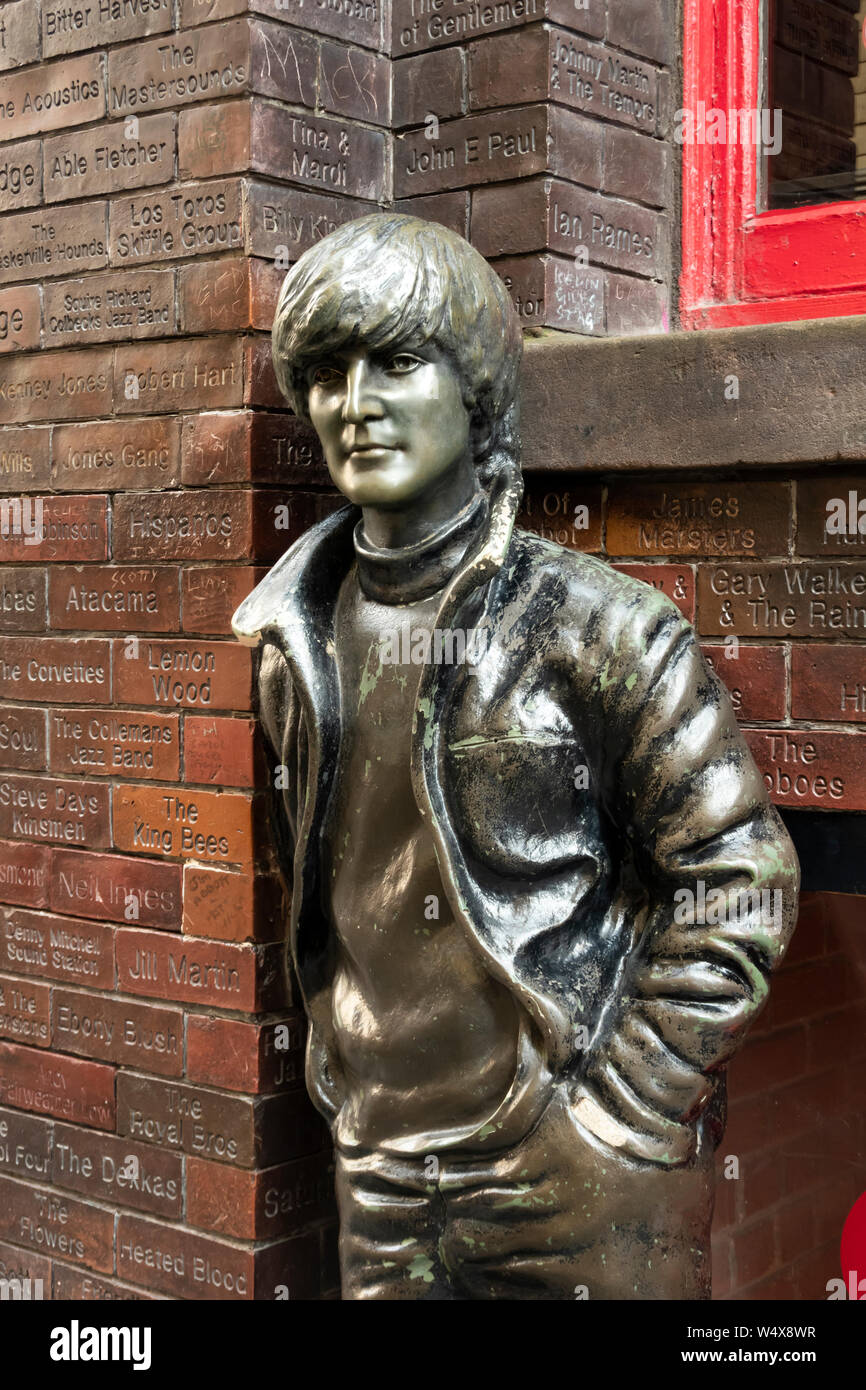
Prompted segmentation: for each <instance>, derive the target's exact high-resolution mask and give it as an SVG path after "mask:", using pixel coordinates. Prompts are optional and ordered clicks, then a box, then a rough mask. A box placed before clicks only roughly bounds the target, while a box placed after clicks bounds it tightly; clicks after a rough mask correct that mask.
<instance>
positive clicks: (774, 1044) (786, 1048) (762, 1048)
mask: <svg viewBox="0 0 866 1390" xmlns="http://www.w3.org/2000/svg"><path fill="white" fill-rule="evenodd" d="M806 1060H807V1047H806V1029H805V1027H803V1026H802V1025H798V1026H797V1027H796V1028H787V1029H785V1030H784V1032H779V1033H772V1034H771V1035H770V1036H768V1037H761V1038H753V1037H749V1038H748V1039H747V1040H746V1045H745V1047H744V1048H743V1050H742V1052H741V1053H740V1055H739V1057H738V1058H737V1063H736V1067H737V1095H738V1096H749V1095H755V1094H764V1095H766V1093H767V1092H768V1091H770V1090H772V1089H773V1087H775V1086H778V1085H784V1084H785V1082H787V1081H789V1080H790V1079H791V1078H792V1077H794V1076H799V1075H801V1074H802V1073H804V1072H805V1071H806V1069H807V1068H806Z"/></svg>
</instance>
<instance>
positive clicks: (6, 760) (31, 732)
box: [0, 705, 47, 772]
mask: <svg viewBox="0 0 866 1390" xmlns="http://www.w3.org/2000/svg"><path fill="white" fill-rule="evenodd" d="M46 716H47V711H46V710H42V709H28V708H27V706H26V705H19V706H17V707H16V706H13V705H9V706H8V707H7V708H6V709H5V710H4V711H3V714H2V715H0V768H3V767H12V768H19V769H20V770H22V771H25V772H33V771H37V772H38V771H40V770H41V769H44V767H45V764H46V760H47V738H46V733H45V720H46Z"/></svg>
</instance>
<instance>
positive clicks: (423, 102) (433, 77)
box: [391, 48, 511, 130]
mask: <svg viewBox="0 0 866 1390" xmlns="http://www.w3.org/2000/svg"><path fill="white" fill-rule="evenodd" d="M465 67H466V54H465V52H464V50H463V49H462V48H442V49H438V50H434V51H433V52H431V53H419V54H418V55H417V57H414V58H404V59H403V60H402V62H395V63H393V64H392V67H391V72H392V80H393V84H394V94H393V103H394V116H393V128H394V129H395V130H400V129H401V127H403V126H407V125H421V124H422V122H423V121H424V120H425V119H426V117H427V116H428V115H433V116H435V117H436V119H437V120H440V121H445V120H448V119H449V117H452V116H462V115H463V114H464V106H463V85H464V81H465ZM508 104H511V103H510V102H509V103H508Z"/></svg>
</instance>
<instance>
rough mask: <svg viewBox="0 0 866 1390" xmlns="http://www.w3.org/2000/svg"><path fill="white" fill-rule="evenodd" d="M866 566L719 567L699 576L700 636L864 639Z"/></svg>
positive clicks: (699, 573) (840, 563)
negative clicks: (732, 635) (729, 635)
mask: <svg viewBox="0 0 866 1390" xmlns="http://www.w3.org/2000/svg"><path fill="white" fill-rule="evenodd" d="M864 596H866V565H863V564H860V565H858V564H856V563H853V562H851V563H845V562H839V563H835V564H829V565H820V564H811V565H807V564H796V565H793V564H792V565H780V564H776V565H773V564H766V565H736V564H731V565H717V566H716V567H715V568H713V569H708V568H705V567H703V566H702V567H701V568H700V570H699V572H698V615H699V623H698V626H699V630H700V631H701V632H703V633H706V634H707V635H710V634H715V633H721V634H722V635H723V636H726V635H727V634H728V633H734V634H736V635H738V636H740V637H781V636H787V637H841V636H849V637H862V636H863V633H864V631H866V597H864Z"/></svg>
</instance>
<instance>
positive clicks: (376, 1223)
mask: <svg viewBox="0 0 866 1390" xmlns="http://www.w3.org/2000/svg"><path fill="white" fill-rule="evenodd" d="M273 354H274V366H275V369H276V373H277V377H278V380H279V382H280V385H281V387H282V390H283V391H284V393H285V395H286V397H287V399H288V400H289V402H290V403H291V405H292V407H293V408H294V410H295V411H296V413H297V414H298V415H301V416H304V417H307V418H309V419H310V420H311V421H312V423H313V425H314V427H315V429H316V431H317V433H318V435H319V438H320V440H321V442H322V447H323V450H324V454H325V459H326V461H327V465H328V469H329V471H330V475H331V477H332V479H333V481H334V483H335V484H336V486H337V487H338V488H339V490H340V492H341V493H343V494H344V496H345V497H346V499H347V501H348V502H349V504H350V505H349V506H347V507H345V508H343V509H341V510H340V511H338V512H336V513H335V514H334V515H333V516H330V517H328V518H327V519H326V520H325V521H323V522H321V523H320V524H318V525H317V526H314V527H313V528H312V530H310V531H309V532H308V533H307V534H306V535H304V536H303V537H302V538H301V539H300V540H299V541H297V542H296V543H295V544H294V545H293V546H292V547H291V548H290V550H289V551H288V552H287V553H286V554H285V555H284V556H283V558H282V559H281V560H280V561H279V563H278V564H276V565H275V566H274V568H273V569H272V570H271V571H270V573H269V574H268V575H267V577H266V578H265V579H264V580H263V581H262V582H261V583H260V584H259V585H258V587H257V588H256V589H255V590H254V591H253V593H252V594H251V595H250V596H249V598H248V599H246V601H245V602H244V603H243V604H241V606H240V608H239V609H238V611H237V613H236V615H235V619H234V630H235V633H236V635H237V636H238V637H239V638H240V639H241V640H242V641H246V642H248V643H250V644H257V643H259V642H261V644H262V654H261V667H260V677H259V693H260V713H261V720H262V723H263V725H264V728H265V731H266V734H267V736H268V739H269V741H270V743H271V744H272V746H273V749H274V753H275V761H276V763H277V764H278V765H279V766H280V767H281V768H282V777H281V779H280V781H281V785H282V786H284V788H285V790H283V791H282V792H281V793H280V811H279V823H278V826H277V830H278V844H279V850H280V856H281V863H282V866H283V870H284V873H285V876H286V878H287V881H288V883H290V884H291V886H292V909H291V923H290V929H289V936H290V958H291V962H292V966H293V968H294V972H295V974H296V976H297V979H298V981H299V984H300V988H301V990H302V993H303V998H304V1003H305V1006H306V1010H307V1013H308V1016H309V1023H310V1031H309V1042H308V1052H307V1084H308V1087H309V1090H310V1094H311V1096H312V1098H313V1101H314V1102H315V1104H316V1106H317V1107H318V1109H319V1110H320V1111H321V1113H322V1114H323V1115H324V1116H325V1117H326V1118H327V1120H328V1123H329V1125H330V1127H331V1130H332V1133H333V1138H334V1143H335V1148H336V1155H337V1192H338V1200H339V1211H340V1258H341V1271H342V1287H343V1297H344V1298H347V1299H362V1298H363V1299H377V1298H379V1299H419V1298H420V1299H440V1300H444V1299H476V1298H479V1299H480V1298H486V1299H574V1298H580V1297H588V1298H590V1299H617V1298H626V1299H658V1298H681V1299H696V1298H706V1297H709V1291H710V1266H709V1226H710V1220H711V1216H712V1205H713V1154H714V1150H715V1148H716V1146H717V1144H718V1141H719V1139H720V1137H721V1133H722V1130H723V1127H724V1095H725V1064H726V1063H727V1062H728V1060H729V1059H730V1058H731V1056H732V1055H733V1053H734V1052H735V1050H736V1048H737V1047H738V1045H739V1044H740V1042H741V1040H742V1037H743V1034H744V1032H745V1030H746V1028H747V1027H748V1025H749V1023H750V1022H751V1020H752V1019H753V1018H754V1017H755V1015H756V1014H757V1012H758V1011H759V1009H760V1008H761V1006H762V1004H763V1002H764V999H765V997H766V993H767V981H768V976H769V974H770V972H771V970H772V969H773V967H774V966H775V965H776V964H777V963H778V962H779V960H780V958H781V956H782V954H783V952H784V950H785V947H786V945H787V942H788V939H789V936H790V934H791V931H792V929H793V924H794V920H795V915H796V898H797V888H798V867H797V862H796V858H795V855H794V852H793V848H792V846H791V843H790V841H789V839H788V836H787V834H786V833H785V830H784V828H783V826H782V824H781V821H780V819H779V817H778V815H777V813H776V811H775V810H774V809H773V808H772V807H771V805H770V804H769V802H768V799H767V795H766V791H765V788H764V784H763V781H762V778H761V776H760V774H759V772H758V770H757V768H756V767H755V764H754V763H753V761H752V758H751V756H750V754H749V751H748V748H747V746H746V744H745V741H744V739H743V737H742V735H741V734H740V732H739V730H738V728H737V724H736V721H735V719H734V715H733V712H732V708H731V703H730V701H729V699H728V696H727V694H726V693H725V691H724V689H723V688H722V686H721V685H720V683H719V681H718V680H717V679H716V677H715V676H714V675H713V673H712V671H711V670H710V669H709V667H708V666H707V665H706V663H705V661H704V659H703V657H702V655H701V652H700V649H699V646H698V642H697V638H696V636H695V633H694V631H693V629H692V628H691V626H690V625H689V623H688V622H687V621H686V620H685V619H684V618H683V617H682V616H681V615H680V613H679V611H678V610H677V609H676V607H675V606H674V605H673V604H672V603H671V602H670V601H669V600H668V599H666V598H665V597H664V596H663V595H660V594H659V593H657V592H656V591H655V590H654V589H652V588H650V587H648V586H646V585H644V584H641V583H639V582H638V581H637V580H635V579H632V578H630V577H627V576H626V575H623V574H620V573H618V572H617V571H615V570H613V569H612V568H610V566H609V565H607V564H606V563H604V562H603V561H601V560H598V559H595V558H592V557H590V556H586V555H581V554H575V553H573V552H570V551H566V550H564V549H562V548H560V547H559V546H556V545H552V544H550V543H549V542H547V541H543V540H541V539H539V538H538V537H536V536H534V535H530V534H528V533H526V532H523V531H520V530H516V529H515V528H514V519H515V513H516V511H517V507H518V503H519V500H520V496H521V489H522V485H521V475H520V462H519V441H518V433H517V408H516V393H517V378H518V368H519V364H520V356H521V334H520V328H519V324H518V320H517V317H516V314H515V311H514V309H513V307H512V305H511V302H510V300H509V297H508V294H507V291H506V289H505V287H504V285H503V284H502V282H501V281H500V280H499V278H498V277H497V276H496V275H495V274H494V272H493V271H492V269H491V268H490V267H489V266H488V265H487V263H486V262H485V261H484V260H483V259H482V257H481V256H480V255H479V254H478V253H477V252H476V251H475V250H474V249H473V248H472V247H471V246H470V245H469V244H468V243H467V242H465V241H464V240H463V239H462V238H461V237H459V236H457V235H456V234H454V233H453V232H450V231H448V230H446V229H445V228H444V227H441V226H438V225H437V224H435V223H430V222H424V221H421V220H418V219H415V218H410V217H404V216H398V215H390V214H376V215H372V216H369V217H364V218H361V219H360V220H358V221H356V222H351V223H348V224H347V225H345V226H343V227H341V228H339V229H338V230H337V231H335V232H333V233H332V234H331V235H330V236H328V237H326V238H325V239H324V240H323V241H321V242H319V243H318V244H317V245H316V246H315V247H313V248H312V249H311V250H309V251H307V252H306V253H305V254H304V255H303V256H302V257H301V259H300V260H299V261H298V263H297V264H296V265H295V266H294V267H293V268H292V269H291V270H290V272H289V274H288V276H287V277H286V280H285V283H284V285H283V289H282V293H281V296H280V301H279V306H278V309H277V314H276V320H275V323H274V330H273ZM575 391H576V392H579V382H576V383H575ZM443 635H444V636H443ZM467 635H470V636H471V641H470V640H468V639H467ZM770 909H771V910H770Z"/></svg>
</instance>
